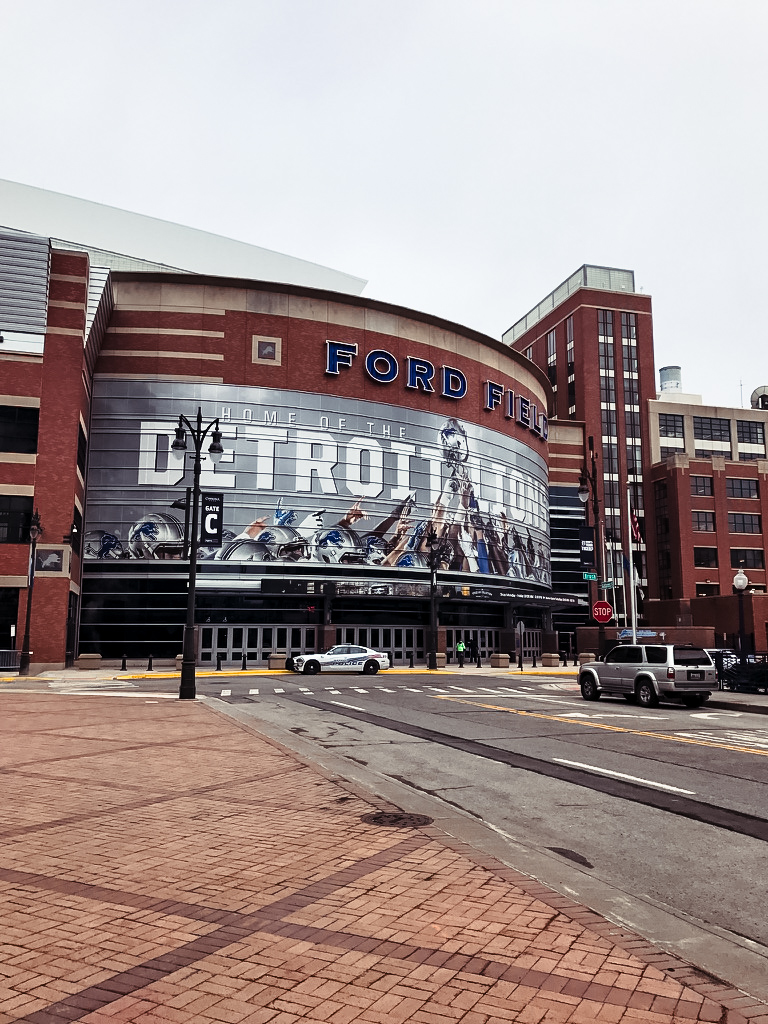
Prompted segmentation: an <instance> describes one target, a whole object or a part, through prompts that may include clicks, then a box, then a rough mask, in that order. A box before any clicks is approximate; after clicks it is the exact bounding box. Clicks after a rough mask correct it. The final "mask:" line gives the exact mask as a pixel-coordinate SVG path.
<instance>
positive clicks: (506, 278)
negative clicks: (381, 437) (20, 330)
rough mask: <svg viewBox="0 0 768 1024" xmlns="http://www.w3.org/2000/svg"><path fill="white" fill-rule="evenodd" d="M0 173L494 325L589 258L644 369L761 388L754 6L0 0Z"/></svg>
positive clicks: (759, 49)
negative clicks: (648, 317) (646, 336)
mask: <svg viewBox="0 0 768 1024" xmlns="http://www.w3.org/2000/svg"><path fill="white" fill-rule="evenodd" d="M0 24H1V25H2V28H3V38H4V40H5V45H4V47H3V61H2V82H3V85H2V92H1V93H0V138H2V146H1V147H0V178H8V179H11V180H14V181H19V182H23V183H25V184H29V185H36V186H39V187H41V188H46V189H52V190H54V191H58V192H64V193H67V194H70V195H74V196H79V197H82V198H85V199H90V200H94V201H97V202H102V203H107V204H110V205H112V206H118V207H122V208H123V209H128V210H133V211H136V212H139V213H144V214H149V215H152V216H155V217H161V218H164V219H166V220H171V221H177V222H179V223H183V224H189V225H191V226H193V227H197V228H201V229H205V230H208V231H213V232H216V233H219V234H224V235H228V236H230V237H233V238H238V239H242V240H244V241H247V242H250V243H253V244H255V245H259V246H264V247H266V248H269V249H275V250H278V251H280V252H285V253H289V254H290V255H292V256H297V257H300V258H302V259H308V260H313V261H315V262H317V263H322V264H326V265H328V266H331V267H334V268H336V269H339V270H344V271H347V272H349V273H352V274H356V275H358V276H360V277H365V278H367V279H368V281H369V284H368V286H367V288H366V290H365V292H364V294H365V295H367V296H369V297H372V298H378V299H384V300H387V301H390V302H396V303H400V304H402V305H405V306H409V307H411V308H414V309H419V310H424V311H425V312H427V313H431V314H433V315H436V316H441V317H445V318H447V319H450V320H455V321H457V322H459V323H461V324H464V325H466V326H468V327H472V328H475V329H477V330H481V331H484V332H486V333H487V334H490V335H492V336H493V337H496V338H498V337H500V335H501V333H502V332H503V331H504V330H506V329H507V328H508V327H509V326H511V324H512V323H514V322H515V321H516V320H518V319H519V318H520V317H521V316H522V315H523V314H524V313H526V312H527V311H528V310H529V309H530V308H531V307H532V306H534V305H535V304H536V303H537V302H538V301H539V300H540V299H542V298H543V297H544V296H545V295H546V294H547V293H548V292H550V291H551V290H552V289H553V288H555V287H556V286H557V285H558V284H559V283H560V282H561V281H563V280H564V279H565V278H566V277H568V276H569V275H570V274H571V273H572V272H573V271H574V270H576V269H577V268H578V267H579V266H581V264H583V263H595V264H599V265H607V266H614V267H624V268H630V269H632V270H634V271H635V274H636V278H635V280H636V285H637V286H638V288H642V290H643V291H645V292H647V293H649V294H651V295H652V296H653V310H654V328H655V338H656V367H657V370H658V368H659V367H660V366H664V365H668V364H679V365H681V366H682V371H683V387H684V390H685V391H690V392H694V393H698V394H702V395H703V397H704V400H705V402H710V403H719V404H721V405H726V406H728V405H735V406H738V405H741V404H744V405H746V406H748V405H749V397H750V394H751V392H752V391H753V390H754V388H755V387H757V386H758V385H761V384H768V354H767V353H768V344H767V343H766V336H765V323H764V321H765V320H766V319H767V316H766V311H765V309H764V308H763V307H764V306H765V300H764V296H765V294H766V284H767V283H768V282H767V281H766V257H765V243H766V235H767V234H768V231H767V229H768V217H767V216H766V193H767V192H768V173H766V172H767V170H768V169H767V167H766V164H767V163H768V161H767V160H766V147H767V145H768V143H767V142H766V137H767V133H766V124H767V121H768V117H767V116H766V109H767V107H766V98H767V96H768V90H767V89H766V84H767V79H768V60H766V46H767V43H768V39H767V33H766V29H768V4H766V3H765V0H751V2H748V0H727V2H726V0H720V2H714V0H642V2H641V0H506V2H502V0H471V2H470V0H386V2H381V0H216V2H212V0H205V2H199V0H131V2H130V3H127V2H124V3H120V2H114V0H113V2H111V3H104V2H90V0H69V2H68V3H61V0H53V2H51V0H45V2H36V0H27V3H25V4H20V3H18V2H17V0H0Z"/></svg>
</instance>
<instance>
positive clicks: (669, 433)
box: [659, 412, 684, 437]
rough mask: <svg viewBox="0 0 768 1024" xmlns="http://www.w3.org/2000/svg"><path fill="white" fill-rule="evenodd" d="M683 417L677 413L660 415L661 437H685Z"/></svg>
mask: <svg viewBox="0 0 768 1024" xmlns="http://www.w3.org/2000/svg"><path fill="white" fill-rule="evenodd" d="M683 436H684V434H683V417H682V416H678V415H677V413H674V414H673V413H666V412H663V413H660V414H659V437H683Z"/></svg>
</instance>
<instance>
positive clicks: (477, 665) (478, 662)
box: [475, 651, 483, 668]
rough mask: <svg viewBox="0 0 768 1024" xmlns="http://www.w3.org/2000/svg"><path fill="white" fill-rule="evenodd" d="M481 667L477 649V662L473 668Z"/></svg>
mask: <svg viewBox="0 0 768 1024" xmlns="http://www.w3.org/2000/svg"><path fill="white" fill-rule="evenodd" d="M482 667H483V663H482V661H481V660H480V652H479V651H478V652H477V664H476V665H475V668H482Z"/></svg>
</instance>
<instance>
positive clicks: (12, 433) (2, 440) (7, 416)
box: [0, 405, 40, 455]
mask: <svg viewBox="0 0 768 1024" xmlns="http://www.w3.org/2000/svg"><path fill="white" fill-rule="evenodd" d="M39 421H40V410H39V409H30V408H29V407H28V406H26V405H0V451H2V452H14V453H15V454H17V455H35V454H36V452H37V431H38V424H39Z"/></svg>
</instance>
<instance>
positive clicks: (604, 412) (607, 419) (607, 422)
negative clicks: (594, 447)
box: [600, 409, 616, 437]
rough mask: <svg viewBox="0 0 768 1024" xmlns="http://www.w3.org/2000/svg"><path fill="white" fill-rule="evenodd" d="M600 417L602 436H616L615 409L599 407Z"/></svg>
mask: <svg viewBox="0 0 768 1024" xmlns="http://www.w3.org/2000/svg"><path fill="white" fill-rule="evenodd" d="M600 419H601V421H602V424H603V437H616V410H615V409H601V410H600Z"/></svg>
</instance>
